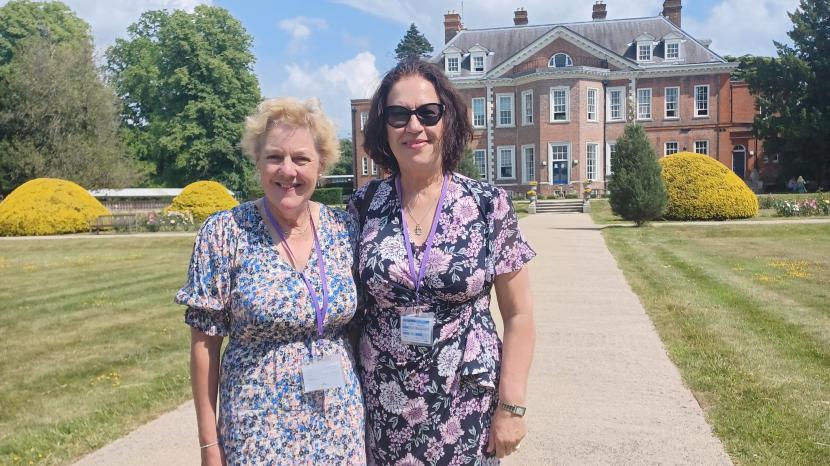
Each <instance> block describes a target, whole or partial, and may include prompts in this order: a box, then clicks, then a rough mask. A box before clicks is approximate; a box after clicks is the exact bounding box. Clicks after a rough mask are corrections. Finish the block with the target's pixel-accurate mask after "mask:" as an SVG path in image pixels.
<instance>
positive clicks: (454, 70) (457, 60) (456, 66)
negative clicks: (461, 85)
mask: <svg viewBox="0 0 830 466" xmlns="http://www.w3.org/2000/svg"><path fill="white" fill-rule="evenodd" d="M444 71H445V72H446V73H447V74H458V73H460V72H461V49H459V48H458V47H452V46H451V47H447V48H446V49H445V50H444Z"/></svg>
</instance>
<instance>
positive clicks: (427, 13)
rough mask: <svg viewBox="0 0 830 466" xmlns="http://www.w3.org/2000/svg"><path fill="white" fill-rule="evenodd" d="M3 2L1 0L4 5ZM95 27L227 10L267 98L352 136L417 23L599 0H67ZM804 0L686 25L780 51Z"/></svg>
mask: <svg viewBox="0 0 830 466" xmlns="http://www.w3.org/2000/svg"><path fill="white" fill-rule="evenodd" d="M5 3H6V0H0V5H2V4H5ZM64 3H66V4H67V5H69V7H70V8H72V9H73V10H74V11H75V12H76V13H77V14H78V15H79V16H80V17H81V18H83V19H84V20H86V21H87V22H89V23H90V24H91V25H92V29H93V34H94V36H95V42H96V45H97V47H98V49H99V51H102V50H103V49H104V48H106V47H107V46H108V45H110V44H112V42H113V41H114V40H115V38H116V37H124V36H125V35H126V28H127V26H128V25H129V24H131V23H132V22H134V21H136V20H137V19H138V17H139V15H140V14H141V12H142V11H146V10H153V9H162V8H164V9H175V8H181V9H185V10H192V9H193V7H195V6H196V5H197V4H212V5H217V6H221V7H223V8H226V9H228V10H229V11H230V12H231V14H233V15H234V16H235V17H236V18H237V19H239V20H240V21H241V22H242V24H243V25H244V26H245V28H246V29H247V30H248V32H249V33H250V34H251V35H252V36H253V37H254V50H253V51H254V54H255V55H256V57H257V63H256V66H255V71H256V73H257V76H258V77H259V81H260V87H261V89H262V92H263V95H264V96H266V97H275V96H279V95H292V96H295V97H299V98H308V97H317V98H319V99H320V101H321V102H322V104H323V108H324V109H325V110H326V111H327V112H328V113H329V114H330V115H331V117H332V118H333V119H334V120H335V122H336V123H337V125H338V128H339V131H338V132H339V134H340V135H341V136H349V132H350V122H349V118H350V116H349V99H350V98H361V97H368V95H369V94H370V93H371V92H372V90H373V89H374V87H375V85H376V84H377V81H378V79H379V76H380V75H381V74H382V73H383V72H384V71H386V70H388V69H389V68H390V67H391V66H392V65H393V64H394V49H395V46H396V45H397V43H398V41H399V40H400V39H401V37H403V35H404V33H405V32H406V30H407V28H408V27H409V24H410V23H413V22H414V23H415V24H416V25H418V28H419V29H420V30H421V32H423V33H424V34H425V35H426V36H427V39H429V41H430V42H431V43H432V45H433V47H434V48H435V49H436V52H438V51H440V50H441V47H442V46H443V39H444V33H443V24H442V23H443V15H444V13H446V12H448V11H449V10H455V11H458V12H461V13H462V22H463V23H464V26H465V27H467V28H470V29H477V28H488V27H507V26H511V25H512V24H513V11H514V10H515V9H516V8H518V7H523V8H525V9H526V10H527V11H528V16H529V20H530V24H552V23H559V22H570V21H588V20H590V19H591V8H592V5H593V4H594V0H465V1H463V2H462V1H461V0H447V1H442V0H305V1H301V2H300V1H285V0H280V1H274V0H271V1H266V0H64ZM605 3H606V5H607V10H608V19H616V18H632V17H643V16H656V15H657V14H659V13H660V11H661V10H662V4H663V0H605ZM797 5H798V0H684V1H683V13H682V14H683V19H682V22H683V29H685V30H686V31H687V32H689V33H691V34H692V35H693V36H695V37H697V38H709V39H712V40H713V42H712V46H711V48H712V49H713V50H714V51H715V52H717V53H720V54H732V55H742V54H745V53H752V54H758V55H774V53H775V49H774V47H773V45H772V41H773V40H777V41H786V40H787V36H786V32H787V31H788V30H789V29H790V28H791V24H790V21H789V18H788V17H787V14H786V12H787V11H792V10H794V9H795V7H796V6H797Z"/></svg>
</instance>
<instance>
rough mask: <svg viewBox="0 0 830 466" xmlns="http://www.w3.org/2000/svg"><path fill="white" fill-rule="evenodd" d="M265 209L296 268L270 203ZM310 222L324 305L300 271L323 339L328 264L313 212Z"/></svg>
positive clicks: (309, 212) (309, 215)
mask: <svg viewBox="0 0 830 466" xmlns="http://www.w3.org/2000/svg"><path fill="white" fill-rule="evenodd" d="M263 203H264V207H265V213H266V214H268V220H269V221H270V222H271V226H272V227H274V230H276V231H277V235H279V237H280V240H282V246H283V247H284V248H285V252H287V253H288V256H289V257H290V258H291V263H292V264H294V267H296V266H297V260H296V259H294V253H293V252H292V251H291V247H289V246H288V241H287V240H286V239H285V232H283V231H282V227H280V224H279V223H277V221H276V220H275V219H274V215H273V214H272V213H271V209H269V208H268V204H267V203H268V201H267V200H264V202H263ZM308 220H309V221H310V222H311V232H312V234H313V235H314V250H315V251H316V252H317V267H318V270H319V271H320V282H321V283H322V288H323V304H322V305H320V300H319V298H318V297H317V292H316V291H314V286H313V285H312V284H311V280H309V279H308V277H306V275H305V273H303V272H302V271H298V272H299V273H300V276H301V277H303V281H304V282H305V286H306V288H308V294H309V295H310V296H311V303H312V305H313V306H314V311H315V312H316V314H317V334H318V335H320V338H322V337H323V321H324V320H325V319H326V310H327V309H328V307H329V291H328V286H327V285H326V263H325V261H324V260H323V253H322V252H321V250H320V240H319V239H318V238H317V227H315V226H314V220H313V219H312V218H311V210H310V209H309V211H308Z"/></svg>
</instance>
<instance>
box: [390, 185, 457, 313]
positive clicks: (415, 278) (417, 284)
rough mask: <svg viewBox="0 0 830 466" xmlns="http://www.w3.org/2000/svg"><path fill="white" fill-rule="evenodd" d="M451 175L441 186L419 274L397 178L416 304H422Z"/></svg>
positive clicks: (405, 242) (404, 237)
mask: <svg viewBox="0 0 830 466" xmlns="http://www.w3.org/2000/svg"><path fill="white" fill-rule="evenodd" d="M449 180H450V175H449V174H445V175H444V183H443V184H442V185H441V196H440V197H439V198H438V205H436V206H435V214H434V215H433V217H432V227H431V228H430V229H429V236H427V242H426V247H425V248H424V256H423V257H422V258H421V267H420V268H419V270H418V274H417V275H416V274H415V258H414V256H413V254H412V243H410V242H409V228H407V226H406V215H404V212H403V209H404V207H403V196H402V195H401V177H400V176H397V177H395V189H397V190H398V201H400V204H401V225H402V226H403V244H404V248H405V249H406V257H407V259H409V276H410V277H411V278H412V281H413V282H414V283H415V304H416V305H418V304H419V303H420V293H419V292H420V290H421V282H422V281H423V280H424V274H425V273H426V270H427V262H428V260H429V253H430V252H432V241H433V240H434V239H435V230H436V229H437V227H438V217H440V216H441V211H442V210H443V208H444V197H446V195H447V186H448V185H449Z"/></svg>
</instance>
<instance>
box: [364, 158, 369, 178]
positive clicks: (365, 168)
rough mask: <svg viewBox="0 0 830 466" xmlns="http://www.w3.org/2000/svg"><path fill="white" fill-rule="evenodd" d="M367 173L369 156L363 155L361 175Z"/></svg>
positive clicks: (366, 174)
mask: <svg viewBox="0 0 830 466" xmlns="http://www.w3.org/2000/svg"><path fill="white" fill-rule="evenodd" d="M368 175H369V157H366V156H365V155H364V156H363V176H368Z"/></svg>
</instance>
